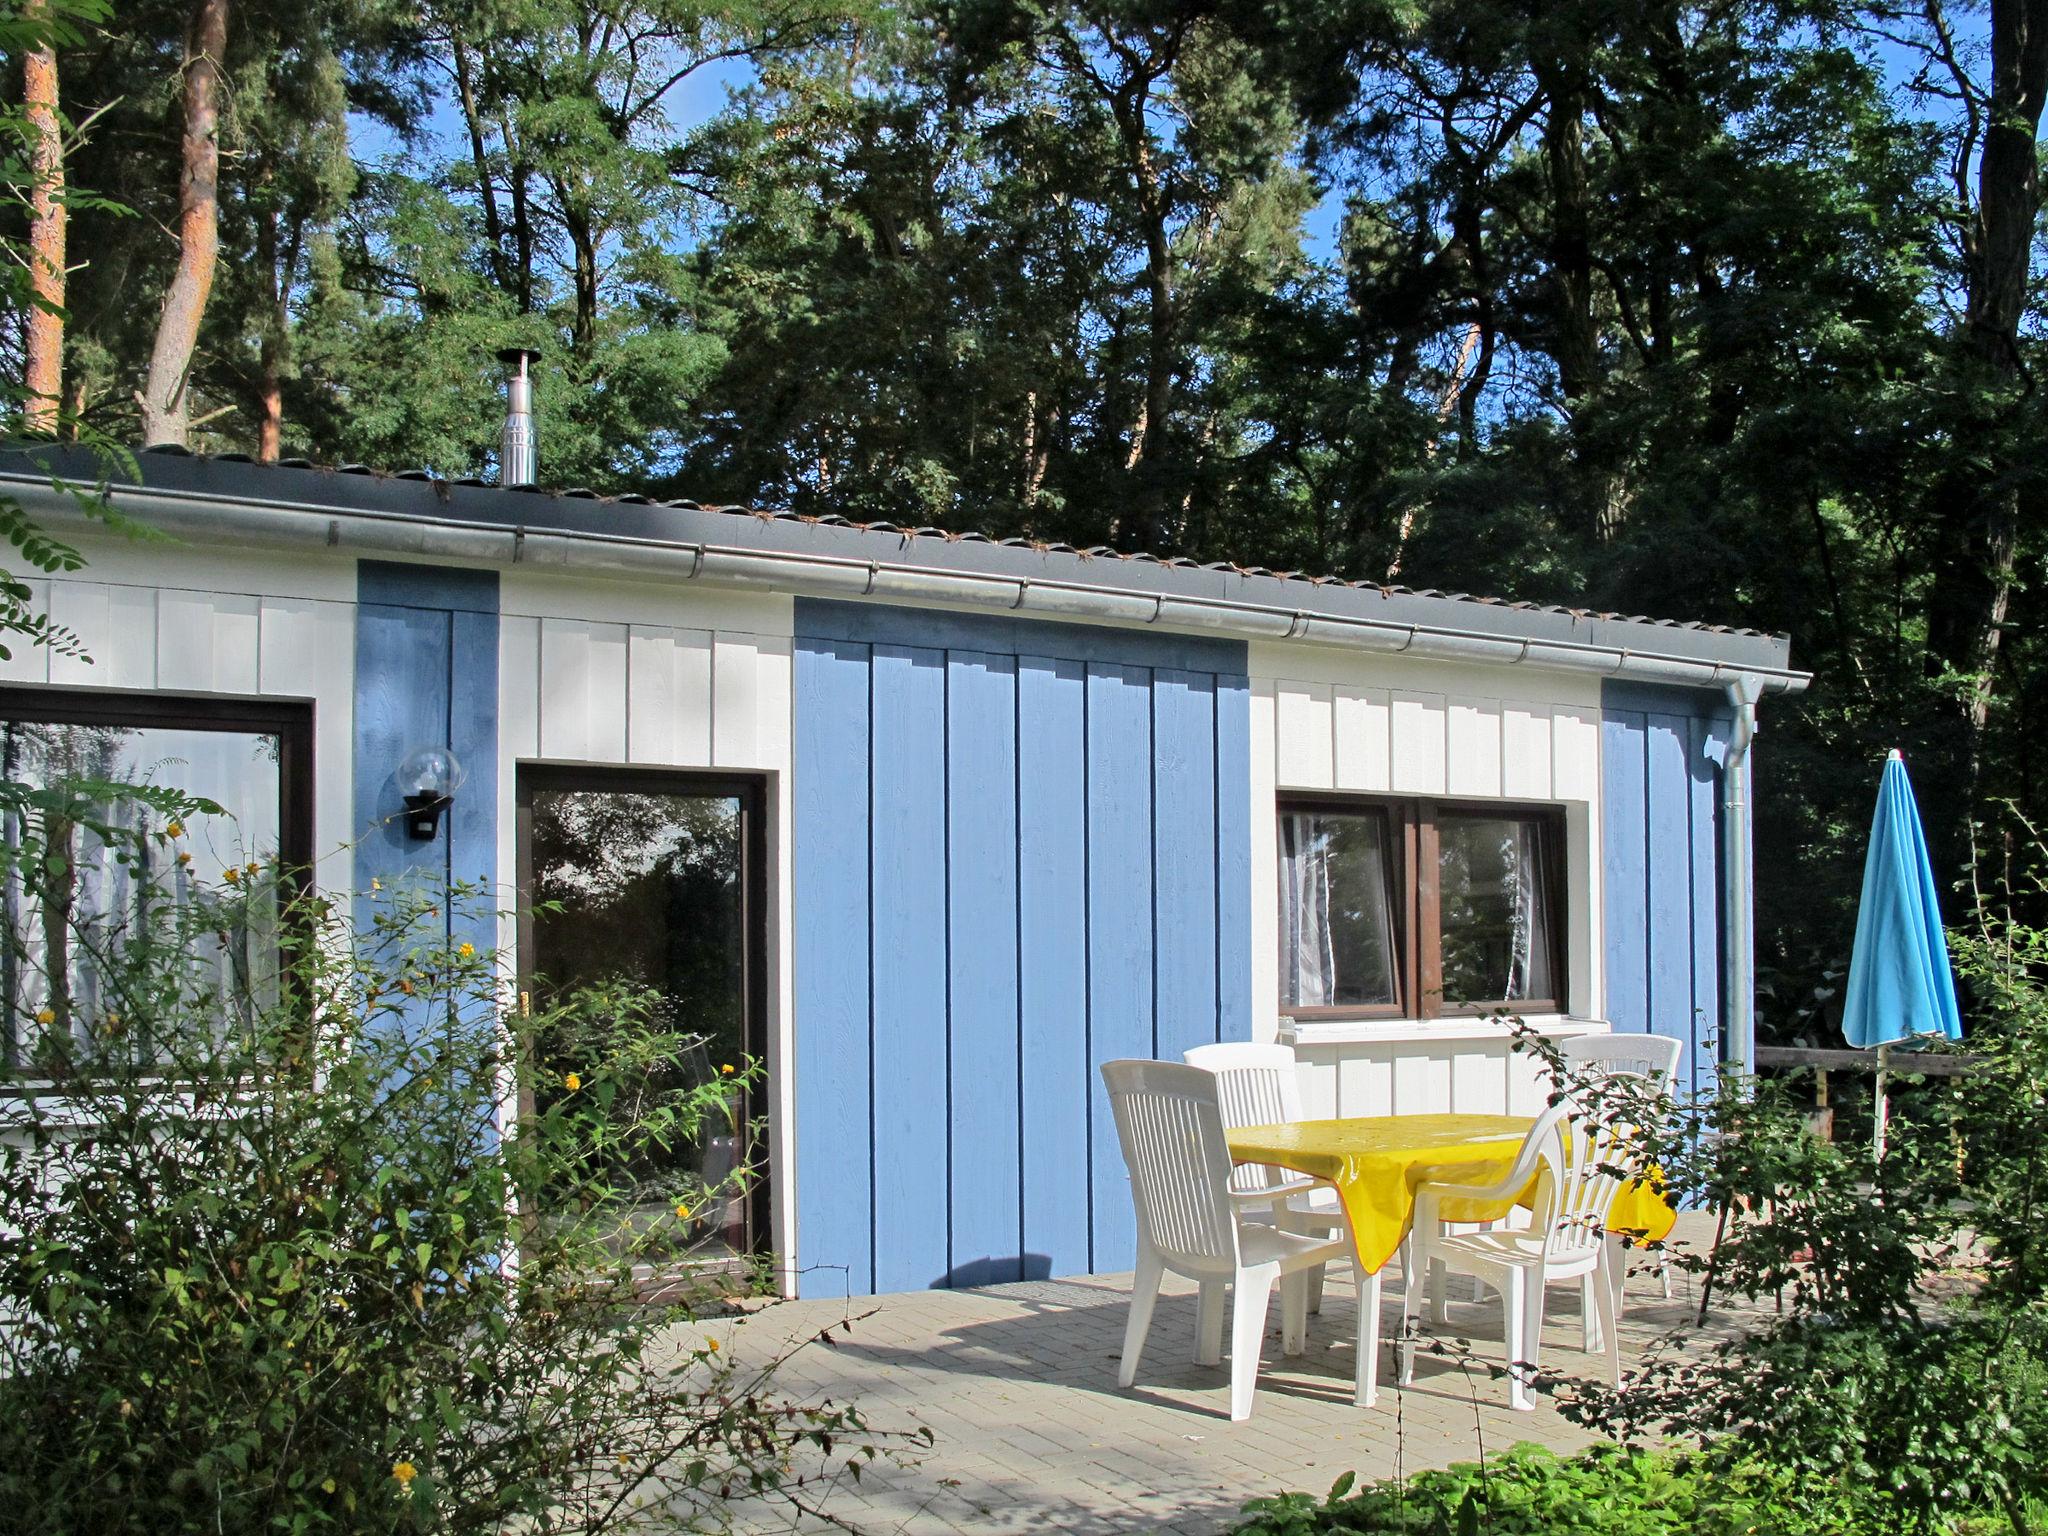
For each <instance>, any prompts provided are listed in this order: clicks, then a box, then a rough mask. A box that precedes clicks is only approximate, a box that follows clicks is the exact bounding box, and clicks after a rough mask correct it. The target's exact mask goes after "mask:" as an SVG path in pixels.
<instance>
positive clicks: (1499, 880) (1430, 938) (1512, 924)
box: [1279, 797, 1568, 1019]
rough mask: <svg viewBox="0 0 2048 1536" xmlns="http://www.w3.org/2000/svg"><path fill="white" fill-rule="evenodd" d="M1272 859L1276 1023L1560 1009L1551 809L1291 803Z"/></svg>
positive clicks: (1557, 828)
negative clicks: (1276, 917) (1276, 905)
mask: <svg viewBox="0 0 2048 1536" xmlns="http://www.w3.org/2000/svg"><path fill="white" fill-rule="evenodd" d="M1279 849H1280V861H1279V862H1280V1010H1281V1012H1282V1013H1285V1014H1289V1015H1292V1016H1293V1017H1296V1018H1302V1019H1316V1018H1325V1019H1329V1018H1375V1017H1385V1018H1435V1017H1437V1016H1439V1015H1443V1014H1479V1013H1488V1012H1491V1011H1493V1010H1494V1009H1497V1008H1512V1009H1516V1010H1518V1011H1523V1012H1530V1013H1550V1012H1559V1011H1562V1009H1563V1006H1564V999H1565V998H1566V996H1567V995H1568V988H1567V985H1566V979H1565V962H1564V926H1565V887H1564V813H1563V811H1562V810H1561V809H1560V808H1558V807H1556V806H1530V805H1515V804H1504V803H1500V802H1454V801H1437V800H1395V799H1386V798H1366V797H1356V798H1341V799H1340V798H1330V797H1317V798H1307V797H1289V798H1283V799H1282V801H1281V803H1280V827H1279Z"/></svg>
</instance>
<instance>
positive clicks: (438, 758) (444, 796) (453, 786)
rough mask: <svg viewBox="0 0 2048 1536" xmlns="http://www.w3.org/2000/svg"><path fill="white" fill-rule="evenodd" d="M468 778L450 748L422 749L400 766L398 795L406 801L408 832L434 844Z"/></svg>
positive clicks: (416, 750)
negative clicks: (436, 835)
mask: <svg viewBox="0 0 2048 1536" xmlns="http://www.w3.org/2000/svg"><path fill="white" fill-rule="evenodd" d="M468 776H469V775H468V773H467V772H466V771H465V770H464V769H463V766H462V759H461V758H459V757H457V756H456V755H455V753H454V751H453V750H452V749H451V748H448V747H419V748H417V749H415V750H414V751H411V752H408V753H407V754H406V755H405V761H404V762H402V763H400V764H399V765H398V792H399V793H400V794H401V795H403V796H404V797H405V830H406V831H407V832H408V833H409V834H410V835H411V836H413V837H415V838H418V839H419V840H420V841H421V842H432V841H433V838H434V832H435V830H436V829H437V828H438V827H439V826H440V825H441V815H442V813H443V812H444V811H446V810H447V809H448V806H449V804H450V803H451V802H452V801H453V800H454V798H455V791H456V790H458V789H460V788H462V781H463V780H464V779H465V778H467V777H468Z"/></svg>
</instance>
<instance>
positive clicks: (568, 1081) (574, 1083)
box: [562, 1072, 583, 1093]
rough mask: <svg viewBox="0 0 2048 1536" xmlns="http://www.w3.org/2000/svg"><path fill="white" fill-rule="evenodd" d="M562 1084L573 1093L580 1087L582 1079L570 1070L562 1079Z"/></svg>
mask: <svg viewBox="0 0 2048 1536" xmlns="http://www.w3.org/2000/svg"><path fill="white" fill-rule="evenodd" d="M562 1086H563V1087H564V1088H566V1089H568V1090H569V1091H570V1092H571V1093H574V1092H575V1091H576V1090H577V1089H578V1088H581V1087H582V1086H583V1079H582V1078H581V1077H579V1076H578V1075H577V1074H576V1073H574V1072H571V1073H570V1074H569V1075H568V1076H567V1077H565V1078H563V1079H562Z"/></svg>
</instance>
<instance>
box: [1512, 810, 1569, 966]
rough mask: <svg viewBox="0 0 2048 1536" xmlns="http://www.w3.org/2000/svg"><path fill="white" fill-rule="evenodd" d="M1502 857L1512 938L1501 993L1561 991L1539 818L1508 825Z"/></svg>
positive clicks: (1546, 851)
mask: <svg viewBox="0 0 2048 1536" xmlns="http://www.w3.org/2000/svg"><path fill="white" fill-rule="evenodd" d="M1504 827H1505V830H1506V834H1507V835H1506V836H1505V837H1504V838H1503V839H1502V843H1501V862H1502V865H1503V874H1504V875H1505V877H1506V885H1507V888H1508V900H1509V910H1510V913H1511V919H1510V923H1511V926H1510V934H1511V937H1510V942H1509V946H1508V957H1507V960H1508V964H1507V975H1506V976H1505V977H1504V978H1503V987H1502V991H1501V993H1500V996H1501V997H1502V998H1503V999H1505V1000H1507V1001H1509V1002H1518V1001H1520V1000H1522V999H1524V998H1531V997H1538V998H1552V997H1556V996H1557V991H1556V982H1555V979H1554V977H1553V974H1552V971H1551V962H1550V957H1551V955H1552V954H1553V953H1554V950H1553V947H1552V944H1551V928H1550V924H1551V915H1550V900H1549V891H1550V870H1549V868H1548V861H1549V857H1550V850H1549V846H1548V840H1547V839H1546V838H1545V837H1544V836H1543V827H1542V825H1541V824H1540V823H1538V822H1534V821H1511V822H1507V823H1505V824H1504Z"/></svg>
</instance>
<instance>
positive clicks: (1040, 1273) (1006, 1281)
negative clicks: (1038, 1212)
mask: <svg viewBox="0 0 2048 1536" xmlns="http://www.w3.org/2000/svg"><path fill="white" fill-rule="evenodd" d="M1051 1278H1052V1258H1051V1256H1050V1255H1049V1254H1043V1253H1025V1254H1016V1253H1011V1254H1005V1255H1003V1256H1002V1257H1000V1258H990V1259H969V1260H968V1261H967V1262H966V1263H965V1264H955V1265H954V1266H953V1267H952V1268H951V1269H949V1270H947V1271H946V1272H945V1273H944V1274H943V1275H941V1276H939V1278H938V1279H936V1280H934V1281H933V1282H932V1289H934V1290H946V1291H961V1290H972V1289H973V1288H974V1287H976V1286H981V1285H1010V1284H1012V1283H1014V1282H1015V1281H1018V1280H1050V1279H1051Z"/></svg>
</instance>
